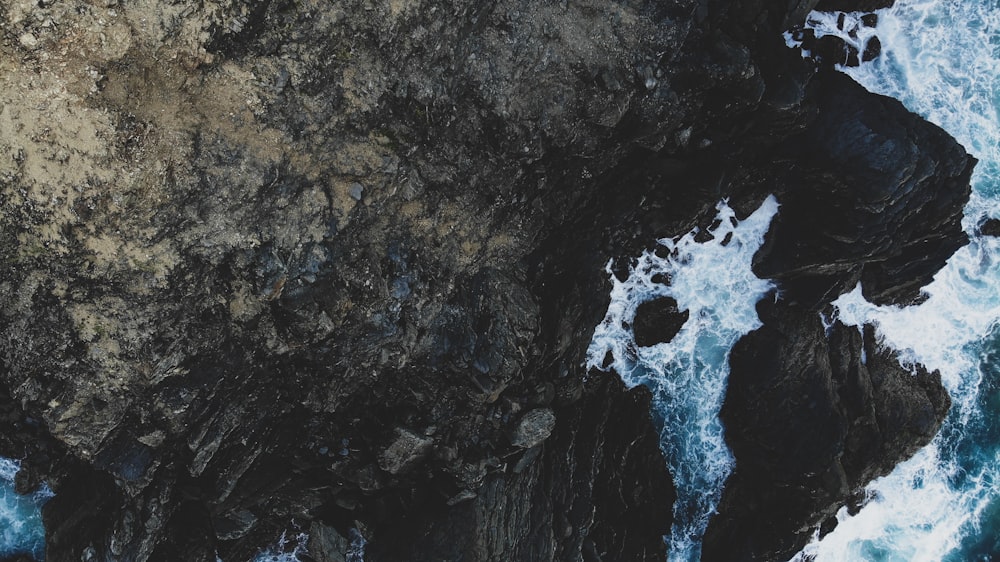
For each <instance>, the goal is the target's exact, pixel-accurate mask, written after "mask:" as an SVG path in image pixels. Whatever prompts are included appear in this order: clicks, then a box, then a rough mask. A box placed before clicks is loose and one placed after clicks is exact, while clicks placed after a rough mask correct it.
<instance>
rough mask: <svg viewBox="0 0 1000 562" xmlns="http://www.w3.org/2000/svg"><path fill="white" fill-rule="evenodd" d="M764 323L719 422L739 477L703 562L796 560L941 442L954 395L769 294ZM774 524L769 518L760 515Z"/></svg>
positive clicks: (849, 332) (751, 338)
mask: <svg viewBox="0 0 1000 562" xmlns="http://www.w3.org/2000/svg"><path fill="white" fill-rule="evenodd" d="M761 303H762V304H761V305H760V306H758V309H759V311H760V316H761V319H762V321H763V323H764V326H763V327H762V328H760V329H758V330H756V331H754V332H751V333H750V334H749V335H747V336H746V337H744V338H743V339H741V340H740V341H739V342H738V343H737V344H736V346H735V347H734V348H733V351H732V354H731V356H730V367H731V374H730V377H729V381H730V382H729V388H728V390H727V393H726V400H725V403H724V405H723V408H722V412H721V414H720V416H721V417H722V420H723V422H724V423H725V425H726V441H727V443H728V444H729V446H730V447H731V449H732V451H733V455H734V456H735V457H736V470H735V472H734V473H733V475H732V476H731V477H730V478H729V480H728V481H727V483H726V488H725V491H724V493H723V498H722V501H721V503H720V505H719V513H718V515H716V516H715V517H714V518H713V519H712V521H711V523H710V525H709V529H708V532H707V533H706V536H705V541H704V549H703V557H702V558H703V560H726V561H738V560H787V559H788V558H790V557H791V556H792V555H793V554H795V553H796V552H797V551H798V550H800V549H801V548H802V547H803V546H804V545H805V544H806V543H807V542H808V541H809V540H810V539H811V538H812V535H813V532H814V529H815V528H816V527H818V526H819V525H820V524H821V523H823V522H825V521H828V520H829V519H830V518H831V517H833V515H834V514H835V513H836V512H837V510H838V509H840V507H841V506H843V505H844V504H846V503H850V502H853V501H855V500H856V499H858V498H859V497H861V494H863V489H864V486H865V485H866V484H867V483H868V482H870V481H871V480H872V479H874V478H877V477H879V476H883V475H885V474H888V473H889V472H890V471H891V470H892V468H893V467H894V466H895V465H896V464H897V463H899V462H901V461H903V460H906V459H907V458H909V457H910V456H912V455H913V453H915V452H916V451H917V449H919V448H920V447H921V446H923V445H925V444H927V443H928V442H930V440H931V439H932V438H933V437H934V435H935V434H936V433H937V430H938V428H939V427H940V426H941V423H942V421H943V420H944V417H945V415H946V414H947V412H948V407H949V405H950V400H949V398H948V394H947V392H946V391H945V390H944V388H943V387H942V386H941V380H940V376H939V374H938V373H937V372H934V373H928V372H927V371H926V370H923V369H920V368H918V369H917V372H916V373H915V374H913V373H911V372H910V371H909V370H907V369H904V368H903V367H902V366H901V365H900V364H899V362H898V360H897V357H896V356H895V354H894V353H893V352H891V351H890V350H887V349H885V348H881V347H880V346H879V345H878V344H877V343H876V342H875V336H874V330H872V329H871V327H866V328H865V333H864V337H862V336H861V334H859V333H858V330H857V329H856V328H854V327H848V326H844V325H842V324H840V323H836V324H835V325H834V326H833V328H832V330H831V334H830V337H829V339H828V338H827V336H826V335H825V334H824V328H823V326H822V323H821V321H820V318H819V315H817V314H815V313H814V312H812V311H810V310H808V309H805V308H802V307H799V306H795V305H789V304H787V303H784V302H782V301H778V303H777V304H774V301H773V300H771V299H766V298H765V299H763V300H762V301H761ZM764 513H766V514H767V517H761V514H764Z"/></svg>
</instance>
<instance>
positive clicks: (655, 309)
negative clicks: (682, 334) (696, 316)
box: [632, 297, 691, 347]
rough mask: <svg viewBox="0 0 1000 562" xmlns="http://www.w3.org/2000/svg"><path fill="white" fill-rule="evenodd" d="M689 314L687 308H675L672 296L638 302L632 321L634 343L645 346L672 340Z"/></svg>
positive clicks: (675, 304)
mask: <svg viewBox="0 0 1000 562" xmlns="http://www.w3.org/2000/svg"><path fill="white" fill-rule="evenodd" d="M690 315H691V313H690V312H689V311H687V310H683V311H681V310H677V301H676V300H675V299H674V298H673V297H659V298H656V299H653V300H651V301H646V302H644V303H642V304H640V305H639V307H638V308H636V311H635V321H634V322H633V323H632V330H633V332H634V333H635V343H636V344H638V345H639V346H642V347H647V346H650V345H656V344H658V343H666V342H669V341H671V340H673V339H674V336H676V335H677V332H679V331H681V328H683V327H684V323H685V322H687V320H688V317H689V316H690Z"/></svg>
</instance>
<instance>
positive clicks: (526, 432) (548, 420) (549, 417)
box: [511, 408, 556, 449]
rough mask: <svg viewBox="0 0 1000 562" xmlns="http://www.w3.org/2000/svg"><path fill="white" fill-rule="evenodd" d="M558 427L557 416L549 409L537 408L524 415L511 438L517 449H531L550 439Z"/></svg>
mask: <svg viewBox="0 0 1000 562" xmlns="http://www.w3.org/2000/svg"><path fill="white" fill-rule="evenodd" d="M555 426H556V415H555V413H554V412H553V411H552V410H550V409H548V408H537V409H534V410H531V411H529V412H528V413H526V414H524V416H523V417H522V418H521V420H520V421H519V422H518V423H517V428H516V429H515V430H514V434H513V436H512V437H511V442H512V443H513V444H514V446H515V447H522V448H525V449H530V448H532V447H535V446H537V445H539V444H540V443H541V442H542V441H545V440H546V439H548V438H549V435H551V434H552V429H553V428H555Z"/></svg>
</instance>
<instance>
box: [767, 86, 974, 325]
mask: <svg viewBox="0 0 1000 562" xmlns="http://www.w3.org/2000/svg"><path fill="white" fill-rule="evenodd" d="M810 87H811V88H814V89H813V90H811V93H812V94H814V96H812V97H811V99H814V100H815V101H816V109H817V110H818V117H817V119H816V120H815V121H814V122H813V123H812V125H811V126H810V127H809V128H808V129H807V130H806V131H805V132H804V133H803V134H802V135H801V136H798V137H793V138H792V139H791V140H790V142H789V144H788V149H787V150H788V151H787V153H786V154H787V155H788V157H789V161H790V163H791V164H790V166H789V168H788V169H787V170H786V171H785V172H784V173H783V174H782V175H783V181H784V182H785V183H786V184H787V185H789V186H792V185H794V186H797V187H796V188H791V187H789V189H788V191H787V192H786V193H785V195H784V197H783V198H782V199H781V202H782V208H781V211H779V215H778V216H777V217H776V218H775V221H774V224H773V225H772V228H771V230H770V232H769V233H768V237H767V242H766V243H765V246H764V248H762V249H761V251H760V252H758V254H757V255H756V256H755V257H754V271H755V273H757V275H758V276H760V277H764V278H771V279H775V280H778V281H779V282H781V284H782V288H783V297H784V298H786V299H789V300H791V301H792V302H798V303H801V304H804V305H806V306H810V307H821V306H822V305H823V304H824V303H826V302H829V301H831V300H833V299H835V298H836V297H837V295H839V294H840V293H843V292H845V291H848V290H850V289H853V288H854V285H855V284H856V283H857V282H858V281H861V283H862V289H863V291H864V294H865V296H866V297H867V298H868V299H869V300H870V301H871V302H874V303H878V304H888V303H907V302H912V301H913V300H916V299H917V298H918V297H919V290H920V287H923V286H924V285H926V284H927V283H929V282H930V281H931V279H932V278H933V276H934V273H936V272H937V271H938V270H939V269H940V268H941V266H943V265H944V261H945V260H946V259H947V258H948V256H950V255H951V254H952V253H954V251H955V250H957V249H958V248H959V247H961V246H962V245H964V244H965V243H966V237H965V234H964V233H963V232H962V228H961V218H962V208H963V207H964V205H965V202H966V201H967V200H968V198H969V192H970V188H969V177H970V176H971V174H972V168H973V166H974V165H975V159H974V158H972V157H971V156H968V155H967V154H966V153H965V150H963V149H962V147H961V146H959V145H958V144H956V143H955V141H954V140H953V139H952V138H951V137H949V136H948V134H947V133H945V132H944V131H942V130H941V129H940V128H938V127H936V126H934V125H931V124H929V123H927V122H925V121H923V120H920V119H914V118H913V116H912V114H910V113H909V112H908V111H907V110H906V109H904V108H903V107H902V105H901V104H899V102H897V101H895V100H892V99H890V98H885V97H882V96H875V95H871V94H869V93H868V92H867V91H865V90H864V89H863V88H862V87H861V86H859V85H858V84H856V83H855V82H853V81H852V80H850V79H849V78H847V77H846V76H844V75H842V74H838V73H832V72H821V73H820V74H819V75H818V76H817V77H816V79H814V80H813V81H812V83H811V84H810ZM928 149H929V151H928Z"/></svg>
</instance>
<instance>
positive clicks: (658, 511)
mask: <svg viewBox="0 0 1000 562" xmlns="http://www.w3.org/2000/svg"><path fill="white" fill-rule="evenodd" d="M649 401H650V395H649V392H648V391H647V390H646V389H645V388H641V387H640V388H636V389H633V390H629V391H625V390H624V389H623V387H622V383H621V381H620V380H618V379H617V377H616V376H615V375H614V374H613V373H597V372H595V373H592V374H591V376H590V377H589V378H588V381H587V383H586V389H585V390H584V398H583V399H582V400H580V401H577V402H575V403H573V404H571V405H563V406H561V407H559V406H557V408H556V419H557V420H558V427H557V428H556V431H555V432H554V434H553V436H552V437H551V438H550V439H548V440H547V441H545V442H544V443H543V444H541V445H539V446H538V447H537V448H536V449H530V450H528V451H525V452H523V453H520V454H518V455H514V456H512V457H510V458H508V459H505V460H504V462H506V463H508V464H509V466H511V467H512V468H513V470H511V471H508V472H507V473H506V474H500V473H497V474H494V475H491V476H490V477H488V478H487V480H486V482H485V484H484V485H483V486H482V487H481V488H480V489H479V491H478V493H477V494H476V495H475V497H474V498H471V499H469V500H468V501H464V502H461V503H458V504H456V505H454V506H453V507H450V508H449V507H447V506H446V505H445V502H444V501H443V498H440V497H437V498H435V497H433V496H432V497H430V498H429V499H427V500H426V503H425V504H424V505H423V506H422V507H421V508H420V509H412V510H409V511H408V512H397V513H395V514H393V516H391V517H389V518H388V521H386V522H385V523H384V525H385V527H383V528H382V529H381V531H382V533H381V536H382V537H385V538H384V539H383V540H376V541H374V542H372V543H370V544H369V546H368V549H367V551H366V556H365V560H374V561H377V562H382V561H386V560H392V561H396V560H400V561H401V560H407V561H411V562H430V561H437V560H497V561H499V560H598V559H604V560H637V561H638V560H643V561H649V562H653V561H657V562H662V561H663V560H664V559H665V558H666V551H665V546H664V544H663V540H662V536H663V535H664V534H666V533H667V531H669V529H670V524H671V512H670V510H663V509H662V506H664V505H672V504H673V500H674V491H673V488H672V487H669V486H664V483H665V482H669V481H670V474H669V473H668V472H667V469H666V465H665V463H664V462H663V459H662V457H660V458H656V457H657V455H649V454H648V452H647V451H649V450H651V449H656V448H657V447H658V442H659V436H658V434H657V432H656V431H655V430H653V428H652V427H651V426H650V425H649V423H648V421H647V419H646V411H647V409H648V408H649ZM525 459H531V460H529V461H528V462H525ZM595 513H596V514H600V515H599V516H597V517H595V516H594V514H595ZM595 556H597V558H595Z"/></svg>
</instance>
